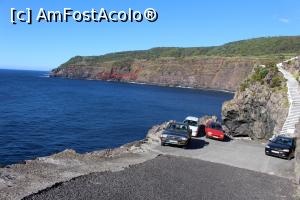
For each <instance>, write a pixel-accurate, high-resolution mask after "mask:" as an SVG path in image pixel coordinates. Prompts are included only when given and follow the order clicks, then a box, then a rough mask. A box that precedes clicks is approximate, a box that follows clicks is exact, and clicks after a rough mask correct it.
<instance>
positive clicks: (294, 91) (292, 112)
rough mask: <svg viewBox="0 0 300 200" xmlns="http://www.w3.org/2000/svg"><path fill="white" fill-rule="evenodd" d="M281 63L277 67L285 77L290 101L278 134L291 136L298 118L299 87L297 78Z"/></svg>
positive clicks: (299, 106)
mask: <svg viewBox="0 0 300 200" xmlns="http://www.w3.org/2000/svg"><path fill="white" fill-rule="evenodd" d="M296 59H298V57H295V58H291V59H289V60H287V61H284V63H287V62H288V61H293V60H296ZM282 67H283V64H282V63H278V64H277V68H278V70H279V71H280V72H281V73H282V74H283V75H284V77H285V78H286V79H287V87H288V99H289V103H290V108H289V114H288V116H287V118H286V120H285V122H284V124H283V127H282V130H281V131H280V134H285V135H290V136H292V137H294V136H295V127H296V124H297V123H298V122H299V119H300V87H299V83H298V82H297V80H296V79H295V78H294V77H293V75H292V74H290V73H289V72H288V71H286V70H285V69H283V68H282Z"/></svg>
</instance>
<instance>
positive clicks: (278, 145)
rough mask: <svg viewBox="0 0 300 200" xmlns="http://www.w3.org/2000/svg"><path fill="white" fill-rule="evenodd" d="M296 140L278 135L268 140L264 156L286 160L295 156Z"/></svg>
mask: <svg viewBox="0 0 300 200" xmlns="http://www.w3.org/2000/svg"><path fill="white" fill-rule="evenodd" d="M295 150H296V139H295V138H292V137H288V136H285V135H279V136H276V137H274V138H272V139H270V140H269V143H268V144H267V145H266V147H265V153H266V155H270V156H277V157H280V158H286V159H288V160H290V159H292V158H293V157H294V156H295Z"/></svg>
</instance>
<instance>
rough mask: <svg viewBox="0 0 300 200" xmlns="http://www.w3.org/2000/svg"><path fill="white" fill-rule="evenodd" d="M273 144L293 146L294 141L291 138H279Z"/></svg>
mask: <svg viewBox="0 0 300 200" xmlns="http://www.w3.org/2000/svg"><path fill="white" fill-rule="evenodd" d="M272 142H274V143H276V144H283V145H289V146H292V139H290V138H284V137H277V138H275V139H274V140H273V141H272Z"/></svg>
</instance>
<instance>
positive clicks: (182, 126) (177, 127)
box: [168, 124, 188, 130]
mask: <svg viewBox="0 0 300 200" xmlns="http://www.w3.org/2000/svg"><path fill="white" fill-rule="evenodd" d="M168 129H172V130H188V127H187V125H185V124H169V126H168Z"/></svg>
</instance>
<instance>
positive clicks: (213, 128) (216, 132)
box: [205, 121, 225, 140]
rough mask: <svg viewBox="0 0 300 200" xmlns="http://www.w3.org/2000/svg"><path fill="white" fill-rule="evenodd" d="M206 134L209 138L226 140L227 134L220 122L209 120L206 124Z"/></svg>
mask: <svg viewBox="0 0 300 200" xmlns="http://www.w3.org/2000/svg"><path fill="white" fill-rule="evenodd" d="M205 134H206V137H207V138H213V139H218V140H224V138H225V135H224V131H223V128H222V126H221V124H220V123H218V122H214V121H208V122H207V123H206V126H205Z"/></svg>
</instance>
